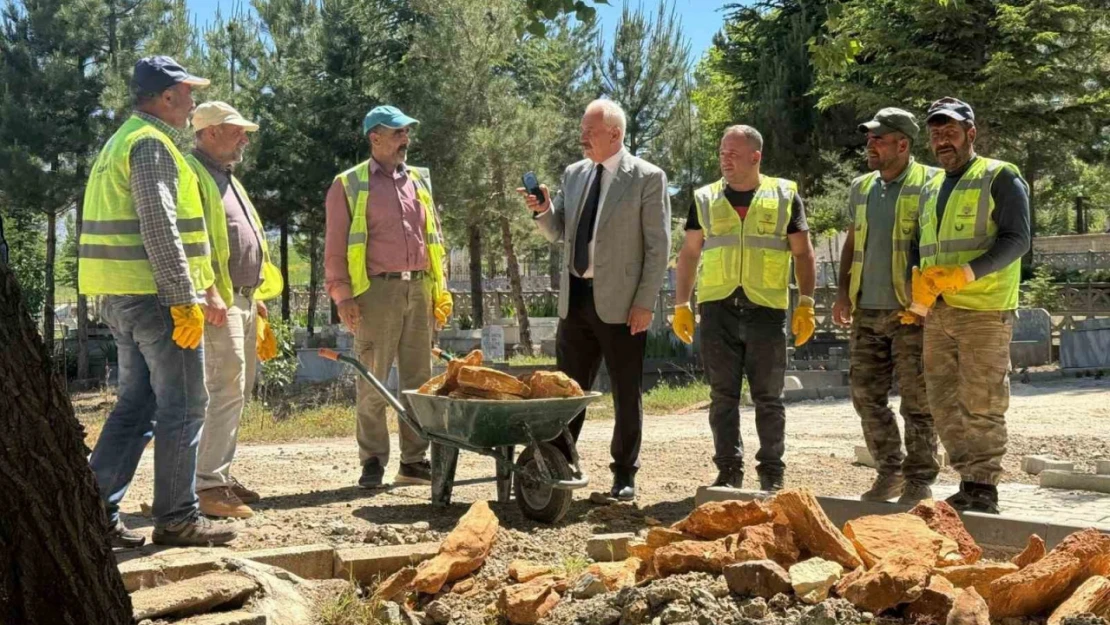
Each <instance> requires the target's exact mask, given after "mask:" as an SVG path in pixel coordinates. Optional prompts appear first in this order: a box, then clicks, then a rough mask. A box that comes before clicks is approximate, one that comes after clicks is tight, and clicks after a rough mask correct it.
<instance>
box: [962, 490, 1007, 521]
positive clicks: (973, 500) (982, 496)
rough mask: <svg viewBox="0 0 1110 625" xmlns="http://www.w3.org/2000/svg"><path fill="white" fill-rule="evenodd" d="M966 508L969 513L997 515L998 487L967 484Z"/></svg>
mask: <svg viewBox="0 0 1110 625" xmlns="http://www.w3.org/2000/svg"><path fill="white" fill-rule="evenodd" d="M966 491H967V496H968V503H967V507H966V508H964V509H965V510H967V511H969V512H985V513H987V514H998V513H999V509H998V487H997V486H995V485H993V484H978V483H975V482H968V483H967V489H966Z"/></svg>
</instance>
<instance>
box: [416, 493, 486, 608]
mask: <svg viewBox="0 0 1110 625" xmlns="http://www.w3.org/2000/svg"><path fill="white" fill-rule="evenodd" d="M500 525H501V524H500V522H499V521H498V520H497V515H495V514H494V513H493V511H492V510H490V507H489V503H487V502H485V501H478V502H475V503H474V504H473V505H471V506H470V510H467V512H466V514H464V515H463V516H462V518H460V519H459V523H458V525H456V526H455V529H453V530H451V533H450V534H448V535H447V538H445V539H444V540H443V544H441V545H440V548H439V553H437V554H436V556H435V557H434V558H432V559H431V560H426V561H424V562H421V563H420V565H419V566H418V567H417V569H416V579H414V580H413V582H412V585H413V588H415V589H416V590H418V591H420V592H422V593H425V594H429V595H434V594H436V593H437V592H439V590H440V588H443V585H444V584H446V583H447V582H451V581H454V580H456V579H459V578H461V577H464V576H466V575H469V574H471V573H473V572H474V571H476V570H478V567H480V566H482V564H483V563H484V562H485V561H486V556H488V555H489V552H490V549H491V548H493V540H494V538H495V537H496V536H497V528H498V527H500Z"/></svg>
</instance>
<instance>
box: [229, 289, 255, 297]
mask: <svg viewBox="0 0 1110 625" xmlns="http://www.w3.org/2000/svg"><path fill="white" fill-rule="evenodd" d="M257 288H258V287H256V286H233V287H231V292H232V293H234V294H236V295H242V296H243V297H246V298H248V299H250V297H251V296H252V295H254V291H255V289H257Z"/></svg>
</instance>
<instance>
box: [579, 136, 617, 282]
mask: <svg viewBox="0 0 1110 625" xmlns="http://www.w3.org/2000/svg"><path fill="white" fill-rule="evenodd" d="M624 152H625V149H624V148H623V147H622V148H621V149H620V150H617V153H616V154H614V155H612V156H610V157H609V158H607V159H605V160H604V161H602V162H601V168H602V169H601V193H600V195H598V198H597V216H596V218H595V219H594V231H593V232H592V233H590V263H589V265H588V266H587V267H586V273H584V274H582V275H581V276H579V277H581V278H593V277H594V244H596V243H597V225H598V224H599V223H601V211H602V209H604V208H605V195H606V194H607V193H609V185H611V184H613V176H615V175H616V174H617V167H618V166H620V164H621V159H622V158H624ZM596 172H597V167H596V166H595V167H594V169H593V172H591V173H590V179H589V180H588V181H587V182H586V187H585V189H586V193H587V194H588V193H589V189H590V187H591V186H592V185H593V183H594V176H595V175H596ZM585 204H586V201H585V199H583V200H582V206H583V207H584V206H585ZM571 271H572V272H573V271H574V269H573V268H572V269H571Z"/></svg>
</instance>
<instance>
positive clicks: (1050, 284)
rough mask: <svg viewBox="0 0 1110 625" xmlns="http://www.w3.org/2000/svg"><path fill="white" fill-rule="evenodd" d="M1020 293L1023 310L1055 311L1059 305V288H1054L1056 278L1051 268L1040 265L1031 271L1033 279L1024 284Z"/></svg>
mask: <svg viewBox="0 0 1110 625" xmlns="http://www.w3.org/2000/svg"><path fill="white" fill-rule="evenodd" d="M1025 286H1026V290H1025V291H1023V292H1022V294H1021V298H1022V302H1021V304H1022V306H1023V307H1025V308H1044V309H1046V310H1055V309H1056V308H1057V307H1058V306H1059V304H1060V287H1058V286H1056V276H1055V273H1054V272H1053V270H1052V267H1049V266H1048V265H1041V266H1039V267H1037V268H1036V270H1034V271H1033V278H1032V279H1031V280H1029V281H1027V282H1026V283H1025Z"/></svg>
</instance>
